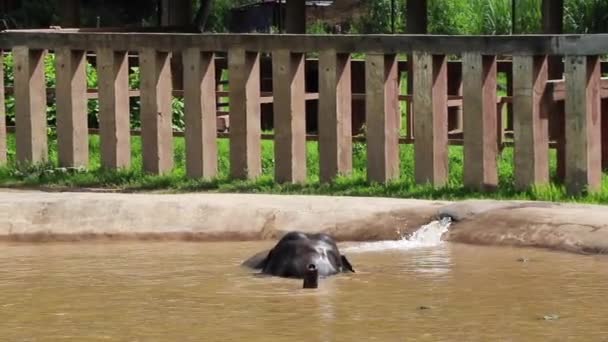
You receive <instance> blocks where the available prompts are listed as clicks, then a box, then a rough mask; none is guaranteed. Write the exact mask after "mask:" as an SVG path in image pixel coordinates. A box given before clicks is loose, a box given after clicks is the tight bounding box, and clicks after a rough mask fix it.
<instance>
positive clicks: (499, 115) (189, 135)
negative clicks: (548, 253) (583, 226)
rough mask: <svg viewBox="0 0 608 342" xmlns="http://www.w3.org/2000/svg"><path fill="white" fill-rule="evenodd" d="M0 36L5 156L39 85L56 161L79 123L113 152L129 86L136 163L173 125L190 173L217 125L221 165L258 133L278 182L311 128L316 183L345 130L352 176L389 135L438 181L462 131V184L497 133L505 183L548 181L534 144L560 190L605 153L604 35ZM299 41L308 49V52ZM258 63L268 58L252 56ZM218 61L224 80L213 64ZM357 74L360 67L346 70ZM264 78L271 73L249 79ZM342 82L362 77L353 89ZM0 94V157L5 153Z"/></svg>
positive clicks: (204, 173)
mask: <svg viewBox="0 0 608 342" xmlns="http://www.w3.org/2000/svg"><path fill="white" fill-rule="evenodd" d="M0 49H2V50H3V51H5V52H10V53H12V57H13V60H14V75H15V78H14V85H12V86H10V87H9V86H7V87H5V86H4V82H3V81H4V78H1V79H2V84H0V88H2V92H1V93H2V95H1V96H0V104H4V101H5V98H6V97H7V96H14V98H15V113H16V127H15V128H14V130H13V131H14V132H15V135H16V144H17V151H16V152H17V156H16V159H17V160H18V161H20V162H27V163H37V162H44V161H46V159H47V158H48V150H47V149H48V148H47V145H48V142H47V133H46V129H47V127H46V126H47V119H46V109H47V100H48V101H55V103H56V104H57V143H58V153H59V163H60V164H61V165H62V166H86V165H88V158H89V155H88V135H89V134H92V133H94V134H99V135H100V139H101V160H102V166H103V167H106V168H110V169H119V168H125V167H129V166H130V153H131V146H130V136H131V135H134V134H135V132H132V131H131V129H130V121H129V117H130V113H129V99H130V98H131V97H139V99H140V102H141V113H140V117H141V131H140V132H137V134H138V135H141V138H142V146H143V147H142V149H143V150H142V153H143V167H144V170H145V171H147V172H150V173H154V174H163V173H167V172H170V171H171V170H172V168H173V157H174V156H173V139H172V137H173V136H175V135H183V136H184V137H185V140H186V170H187V175H188V176H189V177H192V178H206V179H210V178H214V177H216V176H217V172H218V171H217V170H218V165H217V158H218V151H217V145H216V139H217V138H218V137H228V138H229V139H230V174H231V176H232V177H234V178H239V179H255V178H257V177H258V176H260V174H261V172H262V165H261V140H262V139H269V138H271V139H274V141H275V178H276V181H277V182H280V183H302V182H305V181H306V179H307V174H306V172H307V171H306V170H307V165H306V141H307V140H317V141H318V146H319V157H320V161H319V163H320V165H319V178H320V180H321V181H322V182H329V181H332V180H333V179H335V178H336V177H337V176H339V175H347V174H349V173H350V172H351V171H352V167H353V165H352V149H353V145H352V143H353V141H364V142H366V145H367V175H368V180H369V181H371V182H379V183H387V182H390V181H392V180H395V179H397V178H399V177H400V174H401V171H400V160H399V158H400V155H399V144H400V143H413V144H414V153H415V159H414V164H415V165H414V178H415V180H416V182H417V183H419V184H429V183H430V184H432V185H433V186H435V187H441V186H443V185H445V184H446V183H447V178H448V171H449V162H448V146H449V145H463V146H464V148H463V151H464V179H463V182H464V185H465V186H466V187H467V188H471V189H476V190H481V191H494V190H496V189H497V187H498V186H499V184H498V170H497V159H498V157H499V154H500V151H501V149H502V147H504V146H506V145H512V146H514V171H515V175H514V182H515V186H516V188H517V189H520V190H525V189H528V188H530V187H531V186H535V185H541V184H546V183H548V181H549V149H550V148H556V149H557V150H558V174H559V173H563V178H564V180H565V184H566V188H567V190H568V192H569V193H572V194H576V193H580V192H583V191H585V190H590V191H594V190H598V189H599V188H600V185H601V177H602V167H604V168H605V167H608V118H607V116H608V105H607V101H608V79H604V78H602V72H603V70H606V69H607V68H605V66H606V65H605V64H602V63H601V61H600V57H601V56H602V55H604V54H606V53H608V35H604V34H597V35H526V36H431V35H364V36H363V35H337V36H330V35H265V34H261V35H257V34H238V35H237V34H161V33H103V32H96V33H77V32H70V30H61V31H59V32H58V31H56V30H37V31H34V32H32V31H7V32H3V33H0ZM48 53H53V54H55V63H56V86H55V87H54V88H49V89H47V87H46V85H45V75H44V58H45V55H46V54H48ZM311 53H312V54H314V56H312V57H311V56H308V55H309V54H311ZM355 54H364V56H363V57H362V58H363V60H362V61H356V60H355V59H354V57H353V56H354V55H355ZM405 55H407V59H408V62H407V63H406V62H404V61H403V57H404V56H405ZM555 57H558V58H559V59H558V61H557V62H556V60H555ZM89 58H93V59H94V62H95V68H96V69H97V72H98V78H99V81H98V88H97V89H89V88H88V87H87V83H86V62H87V60H88V59H89ZM133 58H137V59H136V60H135V61H136V62H137V64H138V66H139V68H140V72H141V83H140V87H139V89H130V87H129V66H130V64H131V63H133ZM311 58H312V59H314V61H315V63H316V64H315V67H316V71H315V72H316V74H315V76H316V78H315V83H316V84H315V90H314V91H312V92H311V91H309V90H308V88H309V86H310V85H311V84H310V82H309V80H308V79H307V75H308V74H307V70H308V68H309V62H310V60H311ZM454 58H456V59H457V61H454V60H453V59H454ZM268 63H269V64H268ZM357 63H360V65H359V64H357ZM266 64H268V65H270V69H269V70H267V71H264V68H266ZM355 66H356V67H355ZM454 68H455V69H454ZM176 70H177V72H179V74H176ZM357 70H358V71H357ZM452 70H457V71H458V72H459V81H457V82H454V81H453V78H454V76H453V75H452V74H451V72H452ZM556 70H557V72H556ZM223 71H226V72H227V74H228V81H227V82H223V81H221V79H220V74H221V73H222V72H223ZM402 72H405V73H407V75H408V79H409V80H410V81H411V83H410V85H411V88H410V89H408V92H407V93H406V94H402V93H401V92H400V89H401V88H400V86H401V84H400V82H401V81H400V80H401V78H400V75H401V73H402ZM499 73H506V75H507V88H508V89H507V95H506V96H498V94H497V87H498V75H499ZM264 75H266V76H264ZM176 77H177V78H179V79H180V80H181V81H180V82H181V84H182V85H183V87H181V88H180V89H176V87H175V86H174V83H175V82H174V81H175V78H176ZM359 78H361V79H362V82H359V81H356V79H359ZM267 82H270V83H268V84H271V86H261V85H263V84H267ZM356 82H359V83H362V84H363V85H364V86H363V87H359V86H357V88H360V89H355V87H354V86H353V84H355V83H356ZM359 83H357V84H359ZM226 88H227V89H226ZM262 88H264V89H262ZM49 95H52V96H49ZM174 96H180V97H183V98H184V103H185V109H184V112H185V117H184V121H185V132H183V133H178V134H176V133H175V132H173V128H172V121H171V120H172V111H171V101H172V98H173V97H174ZM222 98H227V99H228V101H227V102H222V100H221V99H222ZM88 99H98V101H99V128H98V129H92V128H90V127H88V125H87V100H88ZM309 101H316V102H317V103H318V107H317V108H318V109H317V116H318V134H317V135H310V134H308V133H307V130H306V120H307V116H306V112H307V103H308V102H309ZM403 103H406V104H407V105H408V106H407V108H408V109H407V115H406V118H405V119H406V121H407V126H408V128H407V130H406V136H405V137H404V136H402V135H401V134H400V127H401V123H402V120H403V119H404V118H403V117H402V115H401V113H402V112H401V109H400V108H401V107H400V106H401V105H402V104H403ZM265 104H272V115H273V118H274V134H273V135H271V136H269V135H267V134H262V128H261V124H260V122H261V119H262V114H263V112H262V110H261V107H262V106H263V105H265ZM4 107H5V106H1V110H0V163H6V132H7V128H6V127H4V122H5V120H4V115H5V108H4ZM505 109H506V112H507V114H508V115H509V116H510V117H511V118H512V120H511V121H510V125H511V126H512V127H510V128H509V130H510V131H512V133H511V137H512V141H507V140H505V139H506V135H505V131H507V129H506V127H504V126H503V112H505ZM453 110H459V111H461V116H462V125H461V126H462V127H461V129H460V131H458V132H457V131H455V130H452V129H451V127H450V126H451V124H449V121H450V118H451V117H452V111H453ZM361 112H363V113H364V123H365V130H364V133H363V134H362V135H361V136H356V135H354V134H353V132H352V131H351V127H352V126H353V125H354V119H355V117H356V116H355V113H361ZM226 116H227V117H229V121H230V125H229V129H228V132H227V133H218V130H221V129H220V126H224V124H222V122H220V121H219V119H220V118H223V117H226ZM553 126H554V127H553ZM226 127H228V126H227V125H226ZM226 127H224V128H226ZM9 131H11V129H9Z"/></svg>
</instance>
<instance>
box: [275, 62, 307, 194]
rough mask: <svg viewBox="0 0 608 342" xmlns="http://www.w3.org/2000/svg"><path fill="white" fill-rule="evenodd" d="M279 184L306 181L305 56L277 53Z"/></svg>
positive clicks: (276, 100)
mask: <svg viewBox="0 0 608 342" xmlns="http://www.w3.org/2000/svg"><path fill="white" fill-rule="evenodd" d="M272 76H273V93H274V106H273V114H274V129H275V145H274V155H275V180H276V181H277V182H278V183H302V182H304V181H306V123H305V120H306V108H305V106H306V102H305V101H306V100H305V91H306V89H305V85H304V81H305V79H304V76H305V75H304V54H301V53H291V52H289V51H287V50H278V51H273V53H272Z"/></svg>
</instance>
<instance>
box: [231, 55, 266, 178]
mask: <svg viewBox="0 0 608 342" xmlns="http://www.w3.org/2000/svg"><path fill="white" fill-rule="evenodd" d="M228 73H229V75H228V76H229V88H230V89H229V99H230V174H231V176H232V177H233V178H240V179H247V178H249V179H254V178H257V177H258V176H260V174H261V173H262V159H261V154H260V153H261V139H260V136H261V123H260V54H259V53H257V52H247V51H245V50H242V49H235V50H230V52H229V53H228Z"/></svg>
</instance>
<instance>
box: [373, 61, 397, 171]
mask: <svg viewBox="0 0 608 342" xmlns="http://www.w3.org/2000/svg"><path fill="white" fill-rule="evenodd" d="M365 94H366V100H365V116H366V119H365V121H366V123H367V132H366V136H367V179H368V181H369V182H377V183H387V182H389V181H391V180H394V179H397V178H399V126H398V124H397V123H398V122H399V121H398V117H399V115H400V113H399V103H398V101H399V99H398V97H399V86H398V73H397V56H396V55H378V54H373V55H372V54H368V55H367V56H366V59H365Z"/></svg>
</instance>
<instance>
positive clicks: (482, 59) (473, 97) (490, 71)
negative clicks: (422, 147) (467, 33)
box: [462, 53, 498, 191]
mask: <svg viewBox="0 0 608 342" xmlns="http://www.w3.org/2000/svg"><path fill="white" fill-rule="evenodd" d="M462 71H463V75H462V76H463V85H464V89H463V112H464V115H463V116H464V118H463V119H464V185H465V186H466V187H468V188H472V189H476V190H481V191H486V190H495V189H496V188H497V187H498V172H497V166H496V160H497V156H498V145H497V144H496V141H497V136H496V132H497V128H496V127H497V122H496V120H497V115H496V100H497V99H496V57H495V56H482V55H481V54H469V53H466V54H463V55H462Z"/></svg>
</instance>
